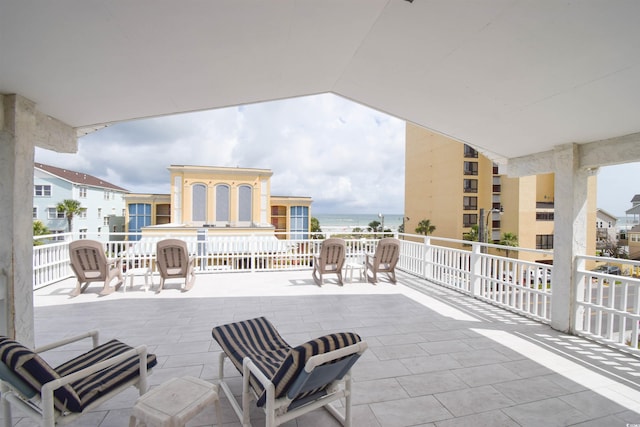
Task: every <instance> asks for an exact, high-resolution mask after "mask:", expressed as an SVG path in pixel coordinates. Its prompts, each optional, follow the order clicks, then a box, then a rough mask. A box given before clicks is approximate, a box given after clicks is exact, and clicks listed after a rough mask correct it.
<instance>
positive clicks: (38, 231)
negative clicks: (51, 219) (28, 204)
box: [33, 220, 49, 246]
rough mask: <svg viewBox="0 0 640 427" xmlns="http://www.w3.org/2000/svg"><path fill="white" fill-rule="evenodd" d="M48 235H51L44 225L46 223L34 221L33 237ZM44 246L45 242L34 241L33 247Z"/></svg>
mask: <svg viewBox="0 0 640 427" xmlns="http://www.w3.org/2000/svg"><path fill="white" fill-rule="evenodd" d="M46 234H49V229H48V228H47V226H46V225H44V223H43V222H42V221H40V220H35V221H33V235H34V236H44V235H46ZM42 244H44V242H43V241H42V240H41V239H34V240H33V246H40V245H42Z"/></svg>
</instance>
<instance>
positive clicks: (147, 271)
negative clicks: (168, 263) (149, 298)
mask: <svg viewBox="0 0 640 427" xmlns="http://www.w3.org/2000/svg"><path fill="white" fill-rule="evenodd" d="M140 274H142V275H144V291H145V292H146V291H147V289H149V279H151V278H152V272H151V268H149V267H134V268H128V269H127V271H126V275H125V278H124V286H123V287H122V288H123V291H124V292H126V291H127V279H129V288H133V278H134V277H135V276H137V275H140ZM152 284H153V283H152Z"/></svg>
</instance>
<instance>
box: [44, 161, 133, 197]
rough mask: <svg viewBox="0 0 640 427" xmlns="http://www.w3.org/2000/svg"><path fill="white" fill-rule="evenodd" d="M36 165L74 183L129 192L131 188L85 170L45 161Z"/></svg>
mask: <svg viewBox="0 0 640 427" xmlns="http://www.w3.org/2000/svg"><path fill="white" fill-rule="evenodd" d="M34 167H35V168H36V169H40V170H42V171H44V172H47V173H50V174H51V175H55V176H57V177H58V178H60V179H64V180H66V181H70V182H73V183H74V184H80V185H87V186H90V187H101V188H108V189H111V190H117V191H123V192H125V193H128V192H129V190H127V189H126V188H122V187H119V186H117V185H115V184H112V183H110V182H107V181H104V180H102V179H100V178H96V177H95V176H93V175H89V174H87V173H84V172H77V171H72V170H69V169H63V168H58V167H55V166H51V165H45V164H43V163H35V165H34Z"/></svg>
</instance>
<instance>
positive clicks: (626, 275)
mask: <svg viewBox="0 0 640 427" xmlns="http://www.w3.org/2000/svg"><path fill="white" fill-rule="evenodd" d="M589 262H590V263H591V264H593V263H594V262H597V264H600V268H602V269H596V270H587V269H586V268H584V265H586V264H588V263H589ZM577 264H578V268H577V274H576V280H577V289H578V293H577V296H576V299H577V301H576V313H575V319H576V321H575V331H576V333H577V334H579V335H583V336H585V337H588V338H591V339H594V340H596V341H599V342H602V343H604V344H607V345H612V346H615V347H618V348H621V349H624V350H629V349H632V351H633V352H634V353H636V354H640V351H639V350H638V344H639V343H638V341H639V339H640V261H631V260H622V259H619V258H604V257H589V256H583V257H579V259H578V263H577ZM597 268H598V267H597ZM608 271H613V272H615V273H616V274H610V273H608Z"/></svg>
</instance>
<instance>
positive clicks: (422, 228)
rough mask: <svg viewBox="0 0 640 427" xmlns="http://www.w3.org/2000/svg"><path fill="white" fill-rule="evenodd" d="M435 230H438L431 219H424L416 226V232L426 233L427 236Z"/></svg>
mask: <svg viewBox="0 0 640 427" xmlns="http://www.w3.org/2000/svg"><path fill="white" fill-rule="evenodd" d="M434 231H436V226H435V225H431V220H430V219H423V220H422V221H420V222H419V223H418V226H417V227H416V233H418V234H424V235H425V236H428V235H429V234H431V233H433V232H434Z"/></svg>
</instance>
